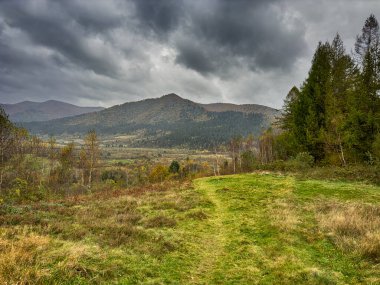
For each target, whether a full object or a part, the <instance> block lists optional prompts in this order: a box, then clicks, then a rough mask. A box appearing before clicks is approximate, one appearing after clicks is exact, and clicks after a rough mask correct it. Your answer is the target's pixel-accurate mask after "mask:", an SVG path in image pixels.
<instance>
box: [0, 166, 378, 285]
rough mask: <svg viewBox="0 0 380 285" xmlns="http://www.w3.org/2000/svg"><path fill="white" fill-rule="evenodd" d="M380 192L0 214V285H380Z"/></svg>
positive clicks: (212, 192) (296, 186) (131, 198)
mask: <svg viewBox="0 0 380 285" xmlns="http://www.w3.org/2000/svg"><path fill="white" fill-rule="evenodd" d="M379 202H380V187H378V186H372V185H369V184H364V183H358V182H341V181H325V180H306V179H305V180H302V179H298V178H295V177H293V176H283V175H277V174H269V173H255V174H245V175H231V176H220V177H209V178H201V179H197V180H195V181H194V182H193V183H181V184H180V183H177V182H165V183H163V184H157V185H153V186H149V187H146V188H142V187H140V188H131V189H127V190H123V191H113V192H108V193H101V194H99V193H98V194H94V195H90V196H83V197H76V198H75V199H74V198H72V199H66V200H61V201H50V202H40V203H35V204H32V205H28V206H26V205H25V206H20V205H19V206H6V205H3V206H1V208H0V211H1V212H0V214H1V215H0V219H1V220H0V223H1V228H0V231H1V232H0V283H1V284H16V283H17V284H99V283H107V284H110V283H111V284H136V283H137V284H379V283H380V230H379V229H380V206H379Z"/></svg>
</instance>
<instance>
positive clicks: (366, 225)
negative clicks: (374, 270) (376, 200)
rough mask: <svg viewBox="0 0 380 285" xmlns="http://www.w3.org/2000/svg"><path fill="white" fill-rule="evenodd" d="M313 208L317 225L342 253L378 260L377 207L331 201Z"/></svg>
mask: <svg viewBox="0 0 380 285" xmlns="http://www.w3.org/2000/svg"><path fill="white" fill-rule="evenodd" d="M317 209H318V214H317V218H318V221H319V223H320V226H321V227H322V228H323V229H324V230H326V231H328V233H329V235H330V236H331V237H332V238H333V240H334V242H335V243H336V244H337V245H338V246H339V247H340V248H341V249H342V250H344V251H346V252H354V253H356V254H359V255H361V256H363V257H366V258H369V259H371V260H373V261H377V262H378V261H380V206H378V205H370V204H362V203H338V202H333V203H328V204H324V205H321V206H319V207H318V208H317Z"/></svg>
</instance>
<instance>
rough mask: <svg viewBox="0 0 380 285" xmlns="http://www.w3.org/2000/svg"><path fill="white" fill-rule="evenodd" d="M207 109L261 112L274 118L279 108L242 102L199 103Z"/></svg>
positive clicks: (212, 110)
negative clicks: (239, 103) (237, 103)
mask: <svg viewBox="0 0 380 285" xmlns="http://www.w3.org/2000/svg"><path fill="white" fill-rule="evenodd" d="M199 105H200V106H202V107H203V108H205V109H206V110H207V111H210V112H228V111H232V112H241V113H248V114H250V113H251V114H252V113H255V114H262V115H264V116H266V117H267V118H268V119H269V120H272V119H274V118H275V117H276V116H278V114H279V110H277V109H273V108H271V107H267V106H263V105H258V104H242V105H236V104H231V103H212V104H199Z"/></svg>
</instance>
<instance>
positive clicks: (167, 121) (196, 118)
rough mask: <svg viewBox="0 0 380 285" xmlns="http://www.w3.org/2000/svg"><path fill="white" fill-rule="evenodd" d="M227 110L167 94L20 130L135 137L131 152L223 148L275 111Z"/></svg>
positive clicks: (264, 123)
mask: <svg viewBox="0 0 380 285" xmlns="http://www.w3.org/2000/svg"><path fill="white" fill-rule="evenodd" d="M230 105H232V104H227V105H226V107H223V108H225V109H223V108H222V107H219V109H218V110H211V108H214V107H211V108H210V107H207V106H210V105H202V104H198V103H195V102H192V101H190V100H186V99H183V98H181V97H179V96H178V95H176V94H168V95H165V96H162V97H160V98H155V99H146V100H142V101H137V102H130V103H125V104H122V105H116V106H113V107H110V108H107V109H104V110H102V111H99V112H95V113H88V114H83V115H79V116H75V117H70V118H62V119H56V120H51V121H48V122H39V123H33V124H31V123H29V124H28V123H25V124H24V126H25V127H27V128H28V129H29V130H30V131H31V132H33V133H38V134H53V135H59V134H63V133H66V134H81V133H85V132H87V131H89V130H91V129H94V130H96V131H97V132H98V133H99V134H101V135H113V134H135V135H136V134H138V135H137V136H135V139H134V140H133V141H131V144H132V145H134V146H162V147H173V146H186V147H208V146H210V145H212V144H220V143H222V142H226V141H227V140H229V139H230V138H231V137H232V136H234V135H238V134H242V135H246V134H248V133H253V134H255V135H258V134H259V133H260V132H261V131H262V130H263V129H265V128H267V127H268V126H269V125H270V123H271V121H272V120H273V117H274V115H275V114H277V113H278V111H277V110H275V109H271V108H269V107H264V106H259V105H252V106H251V107H249V106H250V105H243V106H245V107H242V108H243V110H245V111H243V110H238V109H236V110H234V109H233V108H232V107H228V106H230ZM218 106H221V105H220V104H218ZM233 106H239V105H233ZM236 108H238V107H236ZM255 108H256V109H255ZM254 110H257V112H256V111H254Z"/></svg>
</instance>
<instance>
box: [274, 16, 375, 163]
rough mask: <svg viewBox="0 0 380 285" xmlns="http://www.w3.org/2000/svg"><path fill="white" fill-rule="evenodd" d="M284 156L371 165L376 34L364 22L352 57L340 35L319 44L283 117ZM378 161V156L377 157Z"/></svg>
mask: <svg viewBox="0 0 380 285" xmlns="http://www.w3.org/2000/svg"><path fill="white" fill-rule="evenodd" d="M280 123H281V128H282V129H283V130H284V132H283V133H282V134H281V135H280V137H279V138H278V140H279V141H281V142H282V146H283V147H284V150H283V151H282V153H283V156H295V155H296V154H297V153H299V152H308V153H310V154H311V155H312V156H313V157H314V158H315V160H316V161H317V162H318V161H319V162H320V161H326V162H330V163H340V164H342V165H345V164H346V163H348V162H361V161H371V162H372V161H373V160H374V159H375V157H376V155H378V154H379V152H380V151H379V149H378V148H379V146H380V32H379V24H378V22H377V20H376V18H375V16H374V15H370V17H369V18H368V19H367V20H366V21H365V24H364V27H363V29H362V32H361V34H360V35H358V36H357V39H356V43H355V49H354V51H353V52H352V54H351V55H350V54H348V53H347V52H346V51H345V48H344V45H343V42H342V39H341V37H340V36H339V34H337V35H336V37H335V38H334V40H333V41H332V42H331V43H329V42H326V43H322V42H320V43H319V44H318V47H317V49H316V51H315V54H314V57H313V60H312V65H311V68H310V71H309V74H308V77H307V79H306V80H305V81H304V83H303V84H302V86H301V87H300V89H298V88H297V87H293V88H292V89H291V90H290V92H289V94H288V95H287V97H286V99H285V102H284V111H283V116H282V118H281V121H280ZM379 159H380V157H379Z"/></svg>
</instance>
